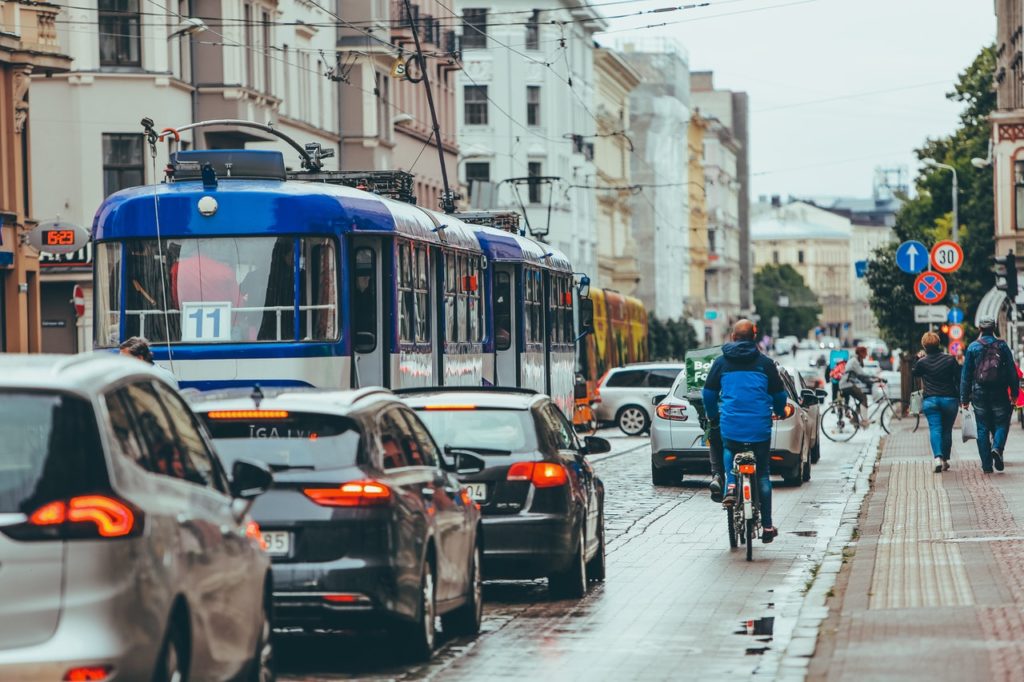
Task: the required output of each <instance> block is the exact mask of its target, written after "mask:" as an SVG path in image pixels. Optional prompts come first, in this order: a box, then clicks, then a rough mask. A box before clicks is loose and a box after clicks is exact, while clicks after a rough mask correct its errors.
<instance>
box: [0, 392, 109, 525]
mask: <svg viewBox="0 0 1024 682" xmlns="http://www.w3.org/2000/svg"><path fill="white" fill-rule="evenodd" d="M0 404H2V405H3V406H4V408H3V410H0V443H3V446H2V447H0V513H15V512H21V513H23V514H24V513H28V512H30V511H33V510H34V509H36V508H38V507H39V506H40V505H41V504H45V503H47V502H52V501H53V500H57V499H64V498H67V497H71V496H73V495H78V494H81V493H86V492H102V491H104V490H106V489H107V488H108V487H109V480H108V478H107V471H106V464H105V462H104V459H103V446H102V445H101V443H100V437H99V431H98V429H97V427H96V416H95V414H94V413H93V409H92V405H90V404H89V403H88V402H86V401H85V400H82V399H81V398H76V397H73V396H67V395H61V394H57V393H30V392H16V391H0Z"/></svg>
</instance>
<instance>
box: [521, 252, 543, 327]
mask: <svg viewBox="0 0 1024 682" xmlns="http://www.w3.org/2000/svg"><path fill="white" fill-rule="evenodd" d="M525 273H526V319H527V328H526V340H527V342H528V343H543V342H544V335H545V334H544V312H543V310H542V309H541V305H542V301H543V287H542V286H541V275H540V271H539V270H531V269H527V270H526V271H525Z"/></svg>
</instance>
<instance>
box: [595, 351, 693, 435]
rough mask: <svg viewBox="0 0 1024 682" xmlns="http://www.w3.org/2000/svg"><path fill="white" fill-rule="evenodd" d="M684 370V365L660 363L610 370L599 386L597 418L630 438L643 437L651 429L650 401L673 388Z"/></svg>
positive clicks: (596, 398)
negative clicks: (615, 427) (611, 424)
mask: <svg viewBox="0 0 1024 682" xmlns="http://www.w3.org/2000/svg"><path fill="white" fill-rule="evenodd" d="M683 367H684V365H683V364H682V363H681V362H660V363H644V364H635V365H626V366H625V367H616V368H615V369H612V370H609V371H608V372H607V373H606V374H605V375H604V376H603V377H602V378H601V382H600V383H599V384H598V386H597V396H596V397H595V399H594V416H595V418H596V419H597V420H598V422H600V423H604V424H608V423H613V424H615V425H616V426H618V427H619V428H620V429H622V432H623V433H625V434H626V435H627V436H637V435H640V434H641V433H644V432H645V431H647V430H648V429H649V428H650V426H651V412H652V411H653V410H654V407H653V406H652V404H651V401H652V400H653V399H654V397H655V396H658V395H665V394H666V393H667V392H668V390H669V389H670V388H672V384H673V383H675V380H676V377H678V376H679V374H680V373H681V372H682V371H683Z"/></svg>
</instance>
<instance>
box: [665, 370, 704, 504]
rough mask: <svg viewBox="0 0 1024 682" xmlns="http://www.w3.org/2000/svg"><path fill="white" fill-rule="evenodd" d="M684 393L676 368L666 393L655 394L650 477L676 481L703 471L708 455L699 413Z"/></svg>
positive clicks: (680, 377)
mask: <svg viewBox="0 0 1024 682" xmlns="http://www.w3.org/2000/svg"><path fill="white" fill-rule="evenodd" d="M695 399H696V398H693V399H691V397H688V396H687V393H686V377H685V375H684V374H683V373H682V372H680V373H679V376H678V377H677V378H676V381H675V383H674V384H673V385H672V389H671V390H670V391H669V392H668V394H667V395H666V394H664V393H662V394H659V395H656V396H655V397H654V398H653V399H652V401H657V402H655V403H654V416H653V418H652V421H651V481H652V482H653V483H654V485H671V484H673V483H678V482H679V481H680V480H681V479H682V477H683V475H684V474H693V473H697V474H707V473H710V471H711V464H710V461H709V460H708V457H709V455H710V452H709V449H708V444H707V441H706V440H705V437H704V428H703V427H702V426H701V419H700V415H699V414H698V412H697V409H696V407H695V406H694V400H695Z"/></svg>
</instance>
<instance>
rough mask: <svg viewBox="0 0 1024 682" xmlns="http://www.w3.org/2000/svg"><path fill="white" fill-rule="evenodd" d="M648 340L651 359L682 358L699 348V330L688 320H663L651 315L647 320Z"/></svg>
mask: <svg viewBox="0 0 1024 682" xmlns="http://www.w3.org/2000/svg"><path fill="white" fill-rule="evenodd" d="M647 342H648V346H649V350H650V356H651V360H682V359H683V358H684V357H685V356H686V352H687V351H688V350H690V349H691V348H697V347H698V345H699V341H698V339H697V332H695V331H694V329H693V326H692V325H691V324H690V323H689V322H687V321H686V320H666V321H662V320H660V319H658V318H657V317H655V316H654V315H651V316H650V318H649V319H648V321H647Z"/></svg>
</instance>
